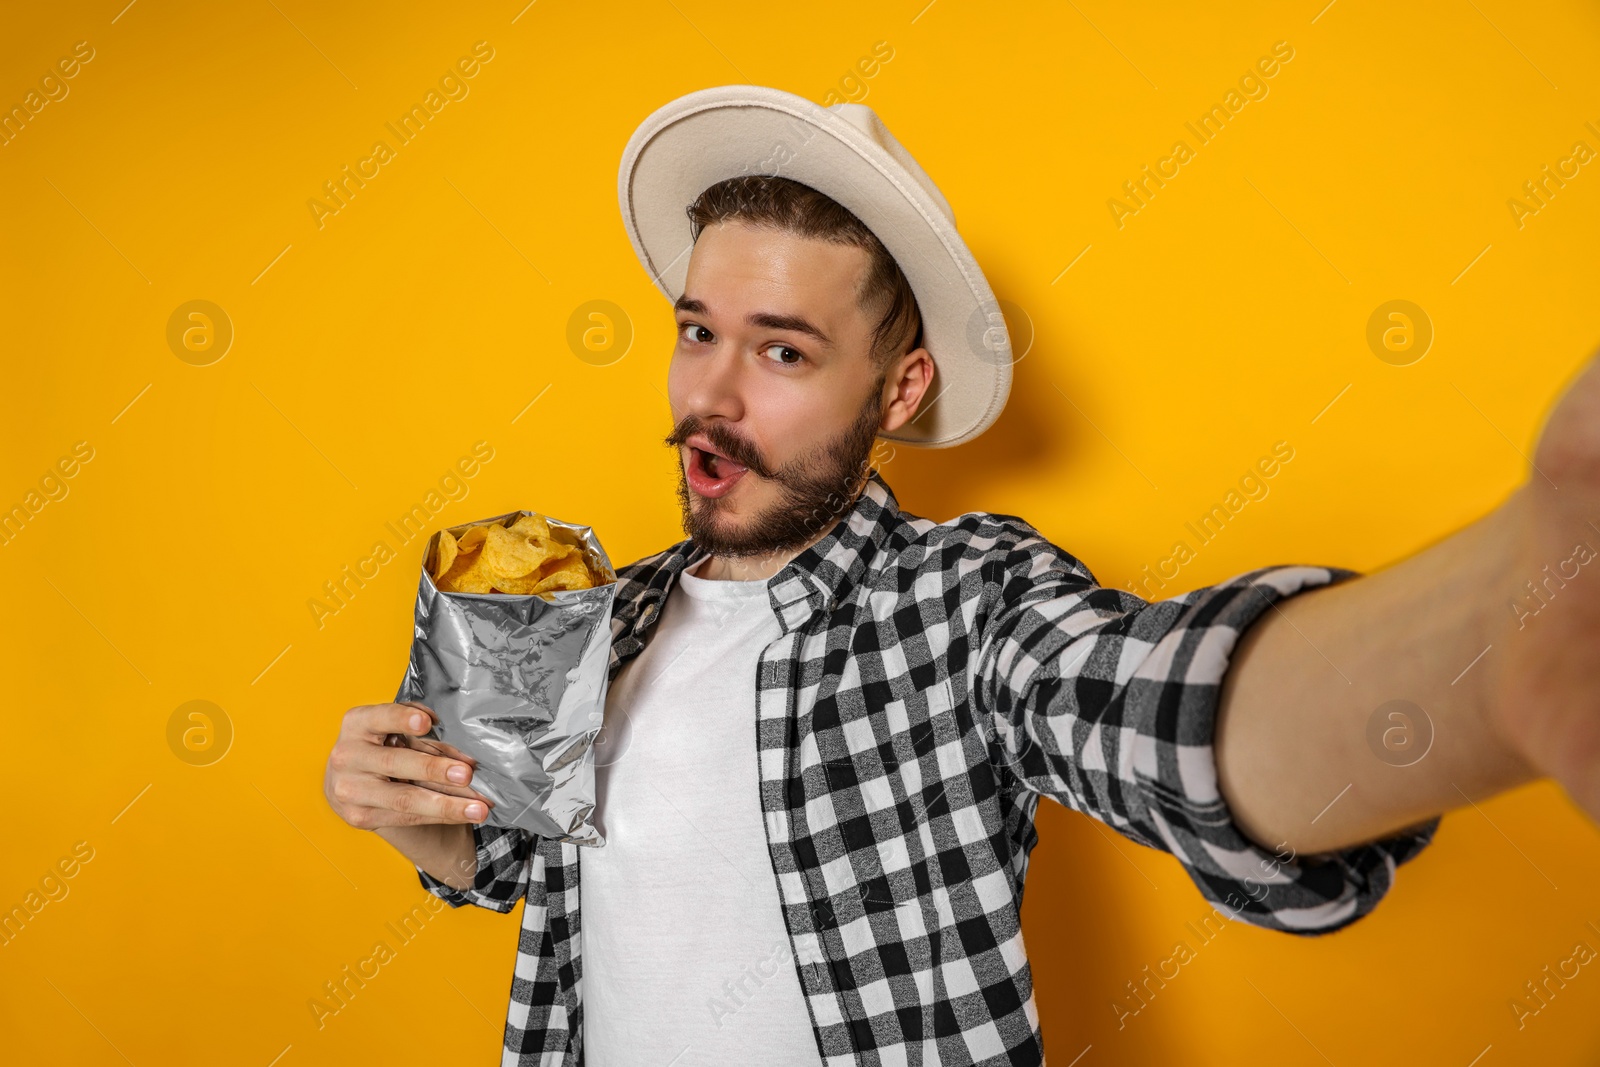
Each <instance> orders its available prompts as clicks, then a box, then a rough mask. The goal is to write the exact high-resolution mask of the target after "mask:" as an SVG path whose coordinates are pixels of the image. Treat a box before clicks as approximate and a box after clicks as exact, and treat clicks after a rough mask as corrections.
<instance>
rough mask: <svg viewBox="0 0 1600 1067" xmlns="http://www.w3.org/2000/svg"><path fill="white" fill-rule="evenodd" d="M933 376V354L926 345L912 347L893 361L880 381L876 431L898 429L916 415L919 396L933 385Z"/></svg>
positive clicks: (922, 395) (921, 396)
mask: <svg viewBox="0 0 1600 1067" xmlns="http://www.w3.org/2000/svg"><path fill="white" fill-rule="evenodd" d="M933 376H934V366H933V357H932V356H931V355H929V354H928V350H927V349H926V348H913V349H912V350H911V351H909V352H907V353H906V354H905V355H903V356H901V357H900V358H899V359H897V360H895V361H894V363H893V364H892V365H891V366H890V368H889V373H888V374H887V375H885V376H884V380H883V399H884V401H885V407H884V412H883V417H882V418H881V419H880V420H879V421H878V430H879V432H880V433H881V432H883V431H893V430H898V429H899V428H900V427H902V426H904V425H905V424H906V423H908V422H910V421H911V420H912V419H914V418H916V415H917V408H918V407H920V406H921V404H922V398H923V397H924V396H926V395H927V394H928V389H929V388H930V387H931V386H932V385H933ZM930 402H931V401H930Z"/></svg>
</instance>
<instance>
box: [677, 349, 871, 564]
mask: <svg viewBox="0 0 1600 1067" xmlns="http://www.w3.org/2000/svg"><path fill="white" fill-rule="evenodd" d="M885 380H886V379H885V376H880V377H879V378H878V380H877V383H876V384H875V385H874V386H873V387H872V388H871V389H870V390H868V392H867V398H866V402H865V403H863V404H862V405H861V408H860V410H859V412H858V413H857V414H856V418H855V421H853V422H852V423H851V424H850V425H849V426H848V427H846V428H845V430H844V432H843V433H841V434H839V436H837V437H835V438H834V439H833V440H831V441H825V442H822V443H821V444H819V445H817V446H816V447H814V448H812V449H810V450H809V451H808V452H807V453H806V454H805V455H802V456H799V457H798V458H796V459H794V460H793V461H791V462H789V463H787V464H785V465H784V466H783V467H781V468H776V469H774V468H772V467H770V466H768V464H767V463H766V460H765V458H764V457H763V456H762V455H761V454H760V453H759V452H758V451H757V450H756V448H755V447H754V446H753V445H751V444H749V443H748V442H746V441H745V440H744V438H742V437H735V436H734V435H733V434H732V433H731V432H729V431H728V429H727V428H726V427H725V426H724V425H723V424H722V423H721V422H714V423H705V422H702V421H701V420H700V418H699V417H698V416H696V415H686V416H684V418H683V419H682V420H681V421H680V422H679V423H678V425H677V427H676V428H675V429H674V430H673V432H672V433H671V434H669V435H668V436H667V438H666V443H667V444H668V445H670V446H672V447H674V448H678V447H680V446H682V445H683V444H684V442H685V439H687V438H688V437H690V436H692V435H694V434H697V433H698V434H702V435H704V436H705V438H706V439H707V440H708V441H710V442H711V444H712V446H713V447H715V448H716V449H717V450H719V451H720V452H722V453H724V454H725V455H726V456H727V457H728V458H729V459H731V460H733V461H734V462H735V463H738V464H739V465H741V466H743V467H747V468H749V474H755V475H759V476H760V477H762V478H765V479H767V480H768V481H770V482H773V483H774V484H776V485H777V486H778V489H779V497H778V499H777V500H776V501H775V502H774V503H772V504H771V505H770V506H769V507H767V508H764V509H763V510H762V511H760V512H759V513H757V514H755V515H752V516H751V517H749V518H748V519H746V520H745V521H744V522H743V523H739V522H737V521H736V520H734V519H732V518H730V517H729V511H730V510H731V506H730V503H729V500H728V497H729V496H731V495H732V494H731V493H730V494H728V495H725V496H720V497H702V496H699V495H698V494H695V493H693V492H692V491H691V490H690V489H689V476H688V473H687V470H686V467H687V464H685V463H682V462H680V463H679V465H678V504H679V506H680V507H681V508H682V509H683V531H684V533H685V534H687V535H688V536H689V537H690V538H691V539H692V540H693V541H694V542H695V544H696V545H698V546H700V547H702V548H704V549H706V550H707V551H708V552H710V553H711V554H712V555H715V556H731V557H741V558H749V557H751V556H763V555H773V554H777V553H780V552H789V551H793V550H795V549H798V548H800V547H801V546H803V545H805V544H807V543H808V542H810V541H812V540H813V539H814V538H815V537H816V536H817V534H819V533H820V532H821V531H823V530H826V529H827V528H828V527H829V526H831V525H832V524H833V523H834V521H835V520H836V519H838V518H839V516H841V515H843V514H844V513H845V512H846V511H848V510H849V509H850V507H851V506H852V505H853V504H854V503H855V499H856V497H857V495H858V494H859V493H860V491H861V489H862V488H863V487H864V486H865V485H866V481H867V477H868V475H869V474H870V473H871V470H872V468H871V465H870V464H869V462H868V459H869V456H870V455H871V452H872V445H873V441H874V440H875V439H876V438H877V435H878V421H879V419H880V418H881V417H882V408H881V400H880V397H881V396H882V393H883V383H884V381H885ZM746 476H747V477H748V474H747V475H746Z"/></svg>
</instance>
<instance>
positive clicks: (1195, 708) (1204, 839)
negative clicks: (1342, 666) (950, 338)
mask: <svg viewBox="0 0 1600 1067" xmlns="http://www.w3.org/2000/svg"><path fill="white" fill-rule="evenodd" d="M1024 525H1025V524H1024ZM1004 558H1005V568H1004V578H1003V581H1002V582H1001V589H1000V593H999V597H998V599H999V605H1000V606H999V607H998V609H997V610H996V611H995V612H994V613H993V615H992V617H991V618H990V619H989V621H988V623H987V626H986V627H985V630H984V633H983V634H982V638H981V643H980V650H979V664H978V670H977V676H978V686H977V702H978V704H979V707H980V711H981V712H982V713H983V714H984V715H985V716H988V717H990V719H989V721H990V723H991V725H992V728H993V730H994V734H995V737H996V739H997V741H998V742H999V745H998V747H999V749H1000V752H1001V759H1002V762H1003V763H1004V764H1005V765H1006V766H1007V767H1008V768H1009V770H1010V772H1011V773H1012V774H1013V775H1015V777H1016V778H1017V779H1018V780H1019V781H1020V783H1021V784H1022V785H1023V786H1024V787H1025V788H1027V789H1029V790H1032V791H1034V792H1036V793H1038V794H1040V795H1042V796H1046V797H1050V798H1053V799H1054V800H1057V801H1059V802H1060V803H1061V804H1063V805H1065V806H1067V807H1069V808H1072V809H1074V810H1077V811H1081V812H1084V813H1085V814H1087V815H1090V816H1092V817H1093V818H1095V819H1098V820H1099V821H1101V822H1103V823H1105V824H1106V825H1107V826H1110V827H1111V828H1113V829H1115V830H1117V831H1119V832H1120V833H1122V834H1123V835H1125V836H1127V837H1128V838H1130V839H1132V840H1134V841H1137V842H1139V843H1140V844H1143V845H1148V846H1150V847H1152V848H1157V849H1161V850H1163V851H1166V852H1169V853H1171V854H1172V855H1173V856H1174V857H1175V858H1176V859H1177V860H1178V862H1179V863H1180V864H1182V866H1183V868H1184V871H1185V872H1186V873H1187V874H1188V876H1189V877H1190V878H1191V879H1192V880H1193V882H1194V884H1195V885H1196V886H1197V887H1198V888H1199V890H1200V892H1201V894H1202V895H1203V896H1204V897H1205V898H1206V899H1207V900H1208V901H1210V902H1212V903H1213V905H1215V906H1216V907H1217V908H1218V910H1220V911H1221V912H1222V913H1223V914H1225V915H1229V916H1232V917H1234V918H1237V919H1240V920H1243V921H1245V922H1248V923H1251V924H1253V925H1256V926H1261V927H1266V928H1268V929H1273V930H1281V931H1284V932H1287V933H1295V934H1302V935H1317V934H1326V933H1331V932H1333V931H1335V930H1338V929H1341V928H1342V927H1344V926H1347V925H1349V924H1350V923H1352V922H1355V921H1356V920H1357V919H1359V918H1361V917H1363V916H1364V915H1366V914H1367V913H1369V912H1370V911H1371V910H1372V909H1373V908H1374V907H1375V906H1376V905H1377V903H1378V901H1379V900H1381V899H1382V898H1383V896H1384V894H1386V893H1387V892H1388V890H1389V887H1390V886H1391V885H1392V884H1393V882H1394V877H1395V868H1396V867H1397V866H1398V865H1399V864H1401V863H1404V862H1406V861H1407V860H1409V859H1411V858H1412V857H1414V856H1415V855H1417V853H1418V852H1420V851H1421V850H1422V849H1423V848H1424V847H1426V846H1427V845H1428V844H1429V843H1430V842H1431V841H1432V838H1433V833H1434V830H1435V829H1437V827H1438V824H1439V817H1437V816H1436V817H1433V818H1431V819H1428V820H1426V821H1424V822H1421V823H1419V824H1417V825H1415V826H1412V827H1409V828H1407V829H1405V830H1403V831H1401V832H1398V833H1395V834H1393V835H1391V836H1388V837H1385V838H1382V839H1380V840H1375V841H1372V842H1369V843H1366V844H1361V845H1357V846H1354V847H1350V848H1345V849H1340V850H1337V851H1333V852H1326V853H1321V854H1318V855H1314V856H1313V855H1306V856H1294V855H1293V854H1292V852H1291V851H1290V850H1288V849H1286V848H1280V849H1278V850H1272V849H1267V848H1263V847H1262V846H1261V845H1259V844H1257V843H1256V842H1255V841H1253V840H1252V839H1250V838H1248V837H1247V836H1246V835H1245V834H1244V832H1243V831H1242V830H1241V829H1240V827H1239V825H1238V824H1237V823H1236V822H1235V821H1234V817H1233V813H1232V812H1231V811H1230V809H1229V807H1228V804H1227V802H1226V800H1225V799H1224V798H1223V796H1222V793H1221V792H1220V790H1219V789H1218V786H1217V772H1216V756H1215V750H1214V748H1213V744H1212V741H1213V736H1214V729H1215V725H1216V716H1217V711H1218V707H1219V704H1220V695H1221V688H1222V682H1223V678H1224V675H1225V674H1226V672H1227V670H1228V666H1229V663H1230V659H1231V656H1232V652H1233V649H1234V647H1235V646H1236V644H1237V642H1238V640H1239V638H1240V636H1241V635H1242V634H1243V633H1244V631H1245V629H1246V628H1247V627H1249V625H1250V624H1251V623H1252V622H1254V621H1256V620H1257V619H1258V618H1259V617H1260V616H1261V615H1263V614H1264V613H1265V612H1266V611H1268V610H1269V608H1270V606H1271V605H1272V604H1274V603H1276V602H1278V601H1281V600H1283V599H1285V598H1286V597H1289V596H1292V595H1294V594H1295V593H1298V592H1303V591H1307V590H1310V589H1314V588H1318V587H1321V586H1325V585H1329V584H1332V583H1335V582H1339V581H1345V580H1347V579H1350V578H1355V577H1358V573H1357V572H1355V571H1351V570H1345V569H1342V568H1337V567H1314V566H1287V565H1285V566H1268V567H1259V568H1256V569H1254V570H1250V571H1246V572H1244V573H1243V574H1239V575H1237V576H1235V577H1233V578H1230V579H1228V580H1227V581H1224V582H1220V583H1218V584H1216V585H1212V586H1207V587H1204V588H1201V589H1196V590H1192V591H1190V592H1188V593H1185V594H1183V595H1181V596H1176V597H1172V598H1170V599H1166V600H1157V601H1146V600H1144V599H1142V598H1140V597H1139V596H1137V595H1135V594H1133V593H1131V592H1128V591H1124V590H1121V589H1109V588H1104V587H1102V586H1100V585H1099V584H1098V583H1097V582H1096V581H1095V578H1094V576H1093V574H1092V573H1090V571H1089V569H1088V568H1087V567H1086V566H1084V565H1083V564H1082V563H1081V562H1080V561H1078V560H1077V559H1076V558H1074V557H1073V556H1071V555H1070V554H1068V553H1066V552H1064V551H1063V550H1061V549H1059V548H1057V547H1056V546H1054V545H1052V544H1050V543H1049V542H1048V541H1046V540H1045V539H1044V538H1042V537H1038V536H1030V537H1024V538H1022V539H1020V540H1018V541H1016V542H1015V543H1014V544H1013V545H1012V546H1010V548H1009V551H1007V552H1006V553H1005V557H1004Z"/></svg>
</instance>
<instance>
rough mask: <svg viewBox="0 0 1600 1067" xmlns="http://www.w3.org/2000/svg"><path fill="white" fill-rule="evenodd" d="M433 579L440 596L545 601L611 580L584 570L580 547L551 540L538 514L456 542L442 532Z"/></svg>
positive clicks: (489, 526)
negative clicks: (498, 595) (500, 596)
mask: <svg viewBox="0 0 1600 1067" xmlns="http://www.w3.org/2000/svg"><path fill="white" fill-rule="evenodd" d="M434 575H435V577H434V583H435V585H437V586H438V588H439V590H440V591H441V592H447V593H506V594H510V595H513V596H530V595H533V594H540V595H545V596H548V595H549V594H550V593H554V592H559V591H562V590H568V589H590V588H593V587H594V586H597V585H604V584H605V583H606V582H607V581H609V580H610V579H608V578H604V577H602V576H600V575H598V574H597V573H596V572H595V571H594V570H593V569H592V568H591V567H590V566H589V563H588V560H587V558H586V557H585V555H584V551H583V549H582V548H580V547H578V546H576V545H571V544H568V543H567V542H565V541H558V540H556V539H555V538H554V537H553V536H552V534H551V530H550V523H549V521H548V520H547V519H546V518H545V517H544V516H543V515H540V514H538V513H531V514H526V515H523V514H519V515H518V516H517V518H516V521H514V522H513V523H512V524H511V525H510V526H505V525H503V524H501V523H483V524H480V525H477V526H472V527H469V528H468V529H467V531H466V532H465V533H463V534H462V535H461V537H460V538H455V537H452V536H451V535H450V533H449V531H444V532H442V533H441V534H440V537H439V550H438V557H437V559H436V560H435V566H434Z"/></svg>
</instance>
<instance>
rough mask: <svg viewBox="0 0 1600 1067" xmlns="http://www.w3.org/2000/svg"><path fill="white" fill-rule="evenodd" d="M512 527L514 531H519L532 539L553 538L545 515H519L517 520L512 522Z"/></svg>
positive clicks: (548, 539) (547, 539)
mask: <svg viewBox="0 0 1600 1067" xmlns="http://www.w3.org/2000/svg"><path fill="white" fill-rule="evenodd" d="M511 529H512V531H513V532H514V533H519V534H521V535H522V536H524V537H526V538H529V539H530V540H534V541H550V540H552V538H551V536H550V524H549V523H548V522H546V521H545V518H544V516H543V515H522V516H519V517H518V519H517V521H516V522H514V523H512V524H511Z"/></svg>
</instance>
